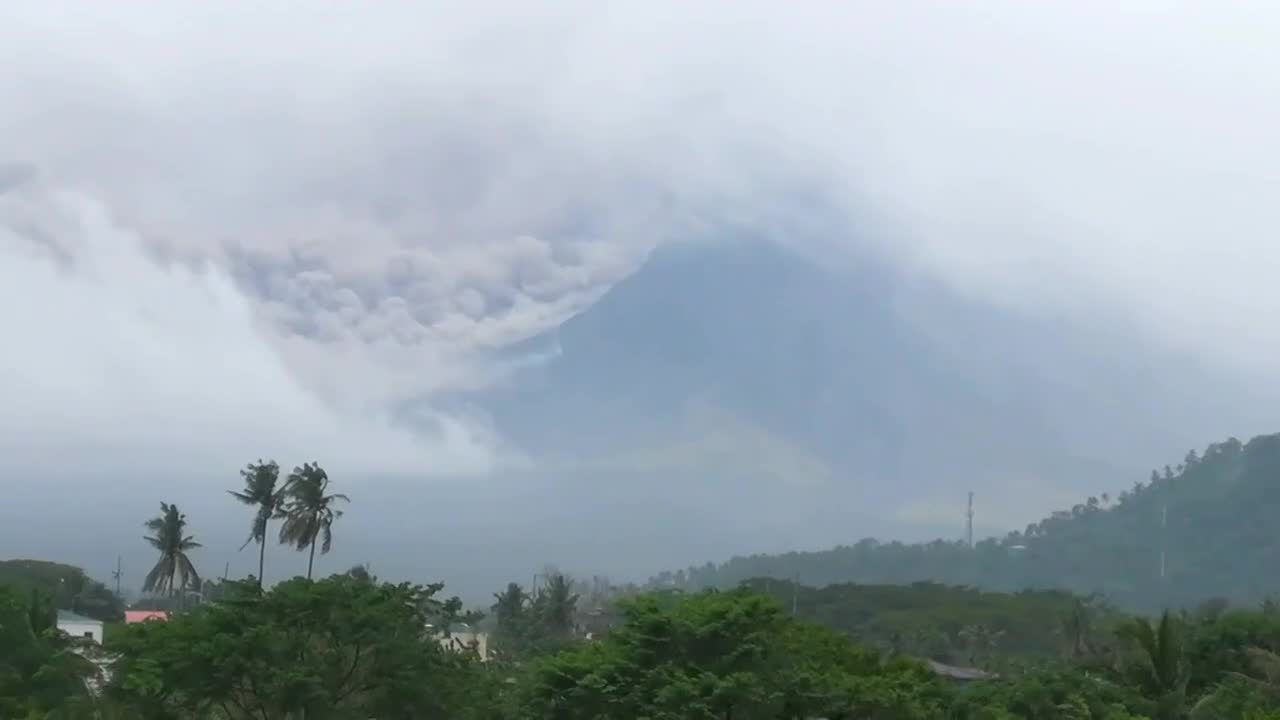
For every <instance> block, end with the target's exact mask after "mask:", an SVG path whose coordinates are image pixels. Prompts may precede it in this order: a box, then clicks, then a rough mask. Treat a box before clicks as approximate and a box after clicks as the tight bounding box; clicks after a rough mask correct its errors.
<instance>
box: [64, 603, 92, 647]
mask: <svg viewBox="0 0 1280 720" xmlns="http://www.w3.org/2000/svg"><path fill="white" fill-rule="evenodd" d="M58 629H59V630H61V631H62V632H64V633H66V634H67V635H69V636H71V637H73V638H87V639H90V640H93V641H94V642H96V643H98V644H99V645H101V644H102V621H101V620H94V619H93V618H87V617H85V616H83V615H77V614H75V613H73V612H71V611H69V610H59V611H58Z"/></svg>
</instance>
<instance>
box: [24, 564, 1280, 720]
mask: <svg viewBox="0 0 1280 720" xmlns="http://www.w3.org/2000/svg"><path fill="white" fill-rule="evenodd" d="M548 585H550V583H548ZM559 587H561V588H566V587H568V586H567V585H560V586H559ZM441 589H442V586H441V585H439V584H432V585H427V586H422V585H415V584H411V583H388V582H379V581H378V580H377V579H376V578H373V577H372V576H369V575H367V574H361V573H358V572H347V573H342V574H338V575H334V576H331V577H328V578H325V579H321V580H310V579H307V578H302V577H298V578H294V579H291V580H287V581H284V582H281V583H278V584H277V585H275V586H274V587H271V588H265V589H264V588H263V587H261V586H260V585H259V584H258V582H257V580H256V578H252V577H250V578H247V579H245V580H243V581H232V582H230V583H229V587H228V590H229V592H228V594H227V596H226V597H225V598H224V599H223V600H221V601H219V602H215V603H207V604H202V605H200V606H199V607H196V608H194V609H191V610H188V611H185V612H182V613H178V614H176V615H174V616H173V618H172V619H171V620H169V621H168V622H163V623H160V622H156V623H142V624H138V625H132V626H128V627H127V628H126V629H125V630H124V632H123V633H122V634H121V635H120V636H119V637H118V638H117V639H116V640H115V642H113V643H112V646H111V647H110V648H109V652H110V653H111V663H110V666H109V667H110V677H104V676H103V673H102V669H101V668H102V665H99V664H96V663H95V662H93V656H92V655H91V654H89V653H87V651H86V648H85V647H84V646H81V645H78V644H77V642H78V641H76V640H74V639H71V638H68V637H66V636H63V635H60V634H58V633H57V632H56V629H54V628H53V625H52V615H51V614H50V613H49V611H48V608H47V607H46V606H39V605H33V604H31V601H30V599H29V598H27V597H26V596H24V595H23V594H22V593H21V592H19V591H18V590H17V589H16V588H12V587H0V717H5V718H10V717H12V718H63V719H70V720H76V719H84V720H90V719H93V720H178V719H179V718H181V719H183V720H192V719H194V720H250V719H253V720H300V719H301V718H307V719H308V720H357V719H361V720H363V719H364V718H372V717H376V718H391V719H394V718H404V719H406V720H408V719H410V718H450V719H458V720H542V719H545V718H553V719H563V720H598V719H600V718H609V719H616V720H639V719H640V718H650V719H662V720H684V719H689V720H733V719H734V718H737V719H739V720H741V719H743V718H746V719H747V720H764V719H775V718H776V719H779V720H801V719H806V718H817V717H823V718H830V719H832V720H836V719H841V720H855V719H864V718H883V719H886V720H1012V719H1013V718H1035V719H1037V720H1140V719H1144V718H1145V719H1150V720H1214V719H1222V720H1226V719H1228V718H1230V719H1232V720H1239V719H1244V720H1278V719H1280V655H1277V650H1280V605H1274V604H1273V605H1269V606H1264V607H1259V608H1253V609H1234V610H1233V609H1228V608H1219V607H1208V608H1204V609H1202V610H1201V611H1198V612H1194V613H1163V614H1161V615H1159V616H1157V617H1145V616H1138V617H1132V616H1127V617H1123V618H1120V619H1119V622H1117V623H1116V624H1115V625H1114V626H1113V627H1107V628H1102V627H1094V628H1093V629H1092V631H1090V632H1086V633H1085V636H1087V637H1088V638H1089V639H1087V640H1082V639H1081V637H1078V636H1071V637H1068V636H1066V635H1064V636H1063V637H1062V638H1061V639H1062V652H1061V654H1060V655H1059V656H1058V657H1044V658H1040V659H1039V660H1037V661H1035V662H1028V663H1027V664H1025V665H1022V666H1014V665H1010V666H1009V667H1007V669H1004V670H1002V671H1001V672H1000V673H999V674H998V676H994V677H990V678H989V679H985V680H977V681H973V682H968V683H959V682H955V681H953V680H950V679H948V678H947V677H945V676H942V675H940V674H939V673H938V672H936V669H931V668H930V667H929V666H928V665H927V664H925V663H924V662H922V660H921V659H920V658H917V657H914V656H912V655H910V654H908V653H903V652H899V651H895V650H894V649H892V648H889V649H882V648H876V647H871V646H869V645H866V644H863V643H859V642H856V641H854V640H853V639H851V638H850V637H849V636H848V635H847V634H846V633H843V632H840V631H838V630H836V629H833V628H830V627H827V626H825V625H823V624H819V623H815V622H811V621H809V620H806V619H804V618H801V617H797V616H795V615H794V614H793V613H792V612H791V611H790V608H789V607H788V606H787V605H786V604H785V603H782V602H779V601H778V600H777V599H775V598H773V597H770V596H769V595H767V594H765V593H762V592H758V591H756V590H754V589H753V588H751V587H741V588H737V589H734V590H728V591H717V590H705V591H700V592H695V593H684V592H680V591H658V592H648V593H641V594H639V595H636V596H632V597H628V598H624V599H621V600H619V601H617V603H616V611H617V613H618V618H619V620H618V622H617V624H616V625H614V626H613V627H612V628H610V629H609V630H608V631H607V632H605V633H604V634H603V635H601V636H599V637H596V638H594V639H592V640H587V639H586V638H585V637H583V636H582V635H580V634H577V633H572V632H565V633H564V634H563V635H562V636H561V637H559V638H558V640H557V641H556V642H554V643H538V642H530V643H525V644H515V645H511V646H508V647H506V648H505V649H504V650H503V652H501V653H499V654H497V656H495V657H493V658H488V659H486V658H482V657H481V656H480V654H479V653H478V652H477V650H476V648H475V647H474V646H473V645H465V644H461V645H456V644H455V645H446V644H443V643H441V642H440V639H439V636H438V633H436V632H435V631H434V628H440V627H448V626H449V624H450V622H451V620H452V618H451V615H452V614H453V613H454V612H455V611H456V609H457V606H456V605H455V604H453V603H452V602H451V601H442V600H440V599H439V597H438V596H439V593H440V591H441ZM563 592H564V590H563V589H561V590H557V591H555V593H556V594H557V595H561V596H562V595H563ZM495 601H496V602H495V609H494V613H495V615H497V616H498V617H499V618H500V620H499V622H500V623H502V624H504V626H505V627H507V629H508V630H512V631H514V630H515V629H517V628H521V627H527V626H526V625H525V623H545V624H546V625H547V629H544V630H542V631H537V632H548V631H550V629H551V628H554V627H557V626H556V625H555V623H557V622H561V623H562V622H563V621H564V620H565V615H563V614H558V613H559V611H558V610H556V609H555V607H556V603H555V602H554V601H553V596H552V595H550V594H548V595H547V599H545V600H543V601H541V606H540V609H538V610H536V611H535V610H534V608H535V607H539V601H538V600H536V599H530V598H529V597H528V596H527V595H526V594H525V593H524V592H523V590H521V591H520V592H513V590H512V588H510V587H508V588H507V589H506V590H504V591H503V592H501V593H498V595H497V597H496V598H495ZM560 607H561V609H563V606H560ZM512 618H520V619H514V620H513V619H512ZM1067 619H1068V618H1065V617H1064V618H1063V620H1064V626H1065V624H1066V623H1065V621H1066V620H1067ZM559 627H560V629H561V630H562V631H563V630H564V626H563V625H560V626H559ZM994 652H996V653H999V652H1001V650H1000V649H999V648H996V649H995V651H994Z"/></svg>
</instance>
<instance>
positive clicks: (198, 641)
mask: <svg viewBox="0 0 1280 720" xmlns="http://www.w3.org/2000/svg"><path fill="white" fill-rule="evenodd" d="M432 594H433V592H432V590H431V589H429V588H423V587H421V586H416V585H409V584H401V585H391V584H382V585H378V584H374V583H370V582H365V581H362V580H360V579H356V578H353V577H349V576H334V577H332V578H329V579H327V580H322V581H319V582H310V581H307V580H303V579H296V580H292V581H289V582H285V583H282V584H280V585H277V586H276V587H275V588H273V589H272V590H270V591H269V592H266V593H260V592H259V591H258V590H257V588H256V585H253V584H249V583H245V584H244V585H242V587H241V588H240V592H239V593H238V594H237V596H235V597H233V598H231V599H228V600H226V601H224V602H221V603H217V604H213V605H208V606H205V607H202V608H200V609H198V610H195V611H193V612H190V613H186V614H184V615H181V616H179V617H177V618H175V619H174V620H172V621H170V622H167V623H144V624H140V625H135V626H131V627H130V628H129V631H128V632H127V633H126V634H125V635H124V637H122V638H121V639H120V640H119V641H118V643H117V645H116V647H114V648H113V650H114V651H116V652H119V653H120V655H121V658H120V660H119V662H118V663H117V665H116V674H117V678H116V680H115V682H114V684H113V687H112V688H111V694H112V696H113V697H114V698H115V699H116V700H118V701H120V702H122V703H124V704H126V705H128V706H130V707H133V708H136V709H137V711H138V712H139V713H140V714H141V715H142V716H144V717H147V718H237V719H238V718H259V719H260V720H266V719H270V718H294V717H299V718H301V717H306V718H314V719H317V720H318V719H320V718H369V717H378V718H425V717H465V716H467V714H468V713H470V712H471V711H472V710H473V709H474V708H475V707H476V706H477V705H481V704H483V698H481V697H477V696H476V695H474V694H473V693H475V692H479V691H480V689H481V686H482V684H483V683H482V682H480V681H481V678H480V675H481V672H482V670H481V668H480V665H479V663H478V662H475V661H474V660H475V658H472V657H468V656H466V655H464V654H459V653H455V652H450V651H446V650H444V649H443V648H442V647H441V646H440V645H439V643H437V642H435V641H434V640H433V639H432V638H430V637H428V636H427V631H426V629H425V627H426V625H427V624H428V621H429V620H430V619H431V615H430V613H431V611H432V608H433V607H435V606H434V605H433V603H432V599H433V598H432V597H431V596H432Z"/></svg>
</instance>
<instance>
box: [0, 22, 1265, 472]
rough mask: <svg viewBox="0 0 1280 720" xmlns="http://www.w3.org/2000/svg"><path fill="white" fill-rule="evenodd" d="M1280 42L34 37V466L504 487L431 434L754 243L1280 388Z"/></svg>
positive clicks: (10, 334)
mask: <svg viewBox="0 0 1280 720" xmlns="http://www.w3.org/2000/svg"><path fill="white" fill-rule="evenodd" d="M1278 21H1280V12H1277V11H1275V10H1272V9H1270V8H1265V7H1259V6H1257V5H1256V4H1254V5H1249V4H1243V3H1230V2H1227V3H1217V4H1215V5H1214V6H1213V9H1212V11H1211V12H1210V11H1209V10H1200V9H1198V8H1196V7H1194V6H1191V5H1177V4H1168V3H1159V4H1154V3H1153V4H1146V3H1129V4H1125V5H1123V6H1119V5H1117V4H1115V3H1103V2H1073V3H1064V4H1058V5H1054V6H1048V5H1046V4H1027V3H1021V2H1001V1H993V2H984V3H981V4H958V3H944V2H926V1H925V0H919V1H917V2H897V3H884V2H855V3H835V2H827V3H807V4H804V5H803V6H801V7H793V8H787V9H786V10H783V9H782V8H781V7H780V6H779V5H778V3H776V2H769V1H766V0H732V1H730V0H723V1H714V0H713V1H711V2H702V3H677V2H669V1H668V2H664V1H662V0H657V1H655V0H649V1H648V2H644V3H598V2H588V1H587V0H570V1H566V2H559V3H555V4H554V5H547V4H540V5H534V4H529V3H524V2H493V3H484V4H481V6H479V7H476V6H474V4H473V5H472V6H465V7H464V5H462V4H456V3H443V4H430V5H424V4H422V3H411V2H381V3H376V4H364V5H359V6H357V5H355V4H350V3H339V2H317V3H310V4H308V5H307V7H306V8H305V9H300V8H299V7H298V6H297V5H296V4H291V3H278V2H254V3H249V2H243V1H231V2H222V3H217V4H216V5H215V4H202V3H194V2H170V3H131V4H119V3H115V4H111V6H109V7H108V6H107V5H106V4H103V5H101V6H97V5H95V6H89V7H82V6H79V5H77V6H76V7H75V11H74V12H68V11H67V7H59V5H58V4H57V3H47V2H46V3H10V4H9V5H8V6H6V18H5V22H4V23H0V64H3V66H4V67H5V68H6V71H5V73H3V74H0V107H3V108H5V112H4V113H0V138H2V139H3V142H4V144H3V145H0V148H3V150H0V152H3V155H4V159H12V160H14V161H15V162H20V163H24V167H28V168H31V169H32V170H31V171H24V172H23V173H16V172H15V173H8V174H6V173H0V193H2V194H0V213H3V217H4V218H5V220H4V223H3V224H0V227H2V228H3V230H0V232H4V233H6V234H5V235H4V238H5V241H4V243H3V244H2V245H0V253H3V254H0V274H2V275H3V277H4V279H5V281H6V282H7V283H8V284H7V285H6V287H9V288H14V289H15V292H13V293H11V294H10V296H11V297H18V298H21V299H20V300H19V301H17V302H13V301H9V302H7V303H5V306H4V310H3V311H0V312H4V313H5V317H4V320H5V321H6V333H7V334H6V336H5V337H6V345H10V346H14V347H18V348H20V350H19V351H18V352H17V353H16V354H15V355H14V356H13V357H14V359H13V360H12V361H11V362H12V364H13V365H14V367H15V368H17V370H16V371H14V370H10V371H9V372H8V373H7V375H5V376H3V377H5V378H7V379H8V380H7V384H6V385H0V391H4V392H6V393H8V392H9V391H10V390H13V391H14V393H15V394H14V395H13V397H17V398H20V399H21V403H18V404H16V405H13V406H12V407H16V408H18V409H17V410H14V411H11V412H10V414H9V415H8V416H7V417H6V418H5V422H6V423H7V427H9V428H10V429H20V430H22V433H21V434H20V435H18V436H17V437H20V438H22V439H23V442H24V444H25V446H26V447H29V448H31V449H29V450H24V451H23V452H24V453H25V452H31V453H35V452H37V451H39V450H40V448H42V447H43V448H44V450H43V451H41V452H44V453H45V455H41V456H39V457H51V456H53V455H54V454H56V453H57V452H59V451H61V450H64V449H65V448H66V447H71V446H72V445H73V444H74V443H73V439H74V440H75V441H79V440H80V439H81V438H88V439H89V441H92V442H95V443H96V445H93V447H99V448H101V449H102V451H103V452H108V453H109V452H116V453H120V454H121V455H122V456H128V457H129V458H133V457H134V456H136V455H141V454H142V453H143V451H144V448H143V447H142V443H143V440H138V439H136V438H137V437H138V433H137V430H136V429H137V428H144V427H145V428H147V429H148V432H149V433H154V437H155V438H157V439H159V440H162V441H163V442H162V443H161V444H162V445H163V446H164V447H166V448H172V451H166V452H165V453H162V454H163V455H166V456H169V457H173V456H176V455H177V454H178V451H179V450H181V451H182V452H184V453H187V452H190V453H196V454H201V456H204V455H203V454H206V453H207V454H208V455H209V456H217V457H219V458H221V457H223V456H225V455H227V454H229V453H234V454H235V456H236V458H238V459H239V460H238V461H241V460H243V459H245V458H242V457H241V456H242V455H243V454H244V453H245V452H246V450H245V448H257V447H259V446H260V445H271V446H272V447H287V448H289V449H290V451H291V452H292V451H294V449H296V450H297V451H298V452H303V451H304V450H303V448H314V447H322V448H329V447H333V448H335V449H337V448H341V449H342V451H343V452H348V453H351V457H349V458H345V459H344V462H347V463H349V464H350V466H351V467H357V468H361V469H364V470H405V469H417V468H420V467H423V466H430V467H438V468H444V469H456V470H476V469H483V468H485V467H489V466H491V464H492V463H494V462H500V461H501V454H502V451H501V445H500V442H499V441H498V440H496V439H494V438H492V437H491V435H490V434H488V433H487V431H486V429H485V428H484V426H483V424H481V423H477V422H475V421H474V420H473V419H471V418H469V417H468V418H465V419H464V418H462V417H458V416H454V415H450V414H444V413H442V412H440V411H438V410H423V411H422V412H425V413H427V417H425V418H419V419H417V420H415V421H411V422H406V421H404V420H403V418H400V419H397V418H398V417H399V416H398V415H397V412H398V411H399V409H400V408H402V407H403V406H405V405H406V404H411V405H412V406H413V407H417V408H422V407H426V408H433V407H434V404H433V403H431V398H432V397H433V396H434V395H435V394H437V393H438V392H440V391H445V390H455V389H458V388H470V387H478V386H484V385H486V384H488V383H489V382H491V381H492V380H493V378H494V377H495V375H497V374H500V373H501V372H502V371H503V366H501V365H498V364H497V363H495V362H494V361H493V360H492V358H490V357H489V353H491V352H492V351H494V350H496V349H501V348H504V347H507V346H510V345H511V344H513V343H516V342H518V341H520V340H522V339H525V338H527V337H529V336H531V335H533V334H536V333H538V332H540V331H541V330H544V329H546V328H549V327H553V326H554V325H555V324H556V323H558V322H559V321H560V320H562V319H563V318H565V317H567V316H569V315H571V314H573V313H574V312H577V311H579V310H581V309H582V308H583V307H585V306H587V305H588V304H589V303H590V302H591V301H592V300H593V299H594V298H595V297H597V296H598V295H599V294H600V293H601V292H602V291H603V290H604V289H605V288H607V287H608V286H609V285H610V284H611V283H613V282H615V281H616V280H617V279H618V278H620V277H623V276H625V275H626V274H627V273H628V272H629V271H631V270H632V269H633V268H634V267H635V266H636V264H637V263H638V262H639V260H640V259H641V258H642V257H643V256H644V255H645V253H646V252H647V251H648V250H649V249H651V248H652V247H654V246H655V245H657V244H659V243H662V242H667V241H671V240H673V239H680V238H683V237H687V236H692V235H698V234H701V233H705V232H707V231H708V230H712V231H714V230H715V229H717V228H721V227H723V226H726V225H731V226H736V227H748V228H755V229H761V228H763V229H765V230H768V231H772V232H775V233H777V234H778V235H779V236H783V237H793V236H811V235H814V234H821V235H823V236H824V237H823V239H821V240H818V241H811V240H804V241H798V242H806V243H810V244H811V247H812V249H814V250H815V251H818V252H821V253H826V254H828V255H829V256H830V257H833V258H834V257H836V255H837V252H838V251H841V250H843V249H845V248H847V247H850V246H856V247H858V248H859V249H871V250H873V251H875V252H878V253H882V254H885V255H888V256H890V257H892V258H894V259H896V260H897V261H898V262H900V263H902V264H905V265H907V266H909V267H911V268H913V269H915V270H916V271H918V272H921V273H925V274H928V275H929V276H931V277H936V278H941V279H943V280H944V281H946V283H948V284H949V285H950V286H952V287H954V288H957V289H960V290H961V291H963V292H965V293H968V294H970V295H972V296H974V297H977V298H979V299H982V300H985V301H990V302H995V303H1001V304H1005V305H1009V306H1012V307H1016V308H1018V309H1020V310H1023V311H1025V312H1027V313H1031V314H1035V313H1042V314H1050V315H1060V314H1065V315H1067V316H1070V317H1072V318H1074V319H1077V320H1078V321H1081V322H1086V323H1089V324H1093V325H1109V324H1114V325H1116V326H1117V327H1119V328H1121V330H1120V331H1122V332H1128V331H1129V330H1130V329H1132V331H1133V332H1139V333H1144V334H1146V335H1149V336H1150V337H1151V338H1152V339H1154V340H1156V341H1158V342H1159V343H1162V345H1163V347H1167V348H1170V349H1174V350H1177V351H1180V352H1186V353H1194V354H1200V355H1202V356H1203V358H1204V362H1205V363H1207V364H1214V365H1225V366H1229V367H1232V368H1235V369H1237V370H1239V371H1240V372H1241V373H1242V374H1246V375H1249V376H1256V377H1261V378H1265V377H1266V376H1267V375H1268V374H1269V373H1271V371H1273V370H1274V368H1273V365H1274V360H1273V358H1275V357H1277V356H1280V352H1278V351H1280V328H1277V326H1276V325H1275V323H1273V322H1271V319H1272V317H1273V316H1274V315H1275V313H1276V310H1277V309H1280V308H1278V307H1277V305H1280V291H1278V290H1277V289H1276V285H1275V283H1274V282H1273V279H1272V277H1271V275H1272V274H1273V273H1272V271H1271V268H1272V267H1273V266H1275V265H1276V264H1278V263H1280V244H1278V243H1276V242H1274V240H1273V238H1272V237H1271V235H1272V233H1273V229H1274V228H1275V227H1276V226H1277V225H1278V224H1280V223H1278V221H1280V209H1277V208H1278V207H1280V206H1277V204H1276V203H1275V202H1273V196H1274V190H1275V188H1276V187H1277V186H1280V170H1277V168H1280V162H1278V161H1280V157H1278V155H1280V145H1278V144H1277V141H1276V140H1275V132H1274V128H1275V127H1276V124H1277V123H1276V121H1277V119H1278V118H1277V115H1278V114H1280V99H1277V98H1276V96H1275V94H1274V93H1273V92H1271V89H1270V88H1271V83H1270V82H1269V78H1270V77H1271V75H1273V74H1274V70H1275V68H1276V67H1277V65H1280V57H1277V54H1278V53H1280V49H1277V47H1276V46H1275V43H1274V42H1273V38H1274V31H1275V30H1276V28H1275V26H1276V24H1277V22H1278ZM13 167H16V166H13ZM28 175H31V177H32V179H29V178H28ZM86 348H92V352H86V350H85V349H86ZM19 391H20V392H19ZM1205 392H1206V394H1211V392H1212V391H1211V389H1205ZM424 399H425V401H424V402H417V401H423V400H424ZM175 418H183V419H184V420H185V422H184V423H175V421H174V419H175ZM409 427H413V428H418V429H415V430H411V429H408V428H409ZM282 428H287V430H285V429H282ZM11 437H14V436H11ZM94 438H96V440H94ZM339 439H340V440H341V441H339ZM27 440H30V442H26V441H27ZM268 451H269V450H268ZM248 452H250V453H251V454H252V453H253V452H254V451H253V450H249V451H248ZM282 452H283V451H282ZM32 457H35V455H32ZM157 462H159V461H158V460H157Z"/></svg>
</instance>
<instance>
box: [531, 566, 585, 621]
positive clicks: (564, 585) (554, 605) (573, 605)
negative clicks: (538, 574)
mask: <svg viewBox="0 0 1280 720" xmlns="http://www.w3.org/2000/svg"><path fill="white" fill-rule="evenodd" d="M538 602H539V604H540V605H542V619H543V622H544V623H546V625H547V627H548V628H550V629H551V630H552V631H553V632H556V633H560V634H562V635H568V634H569V633H570V632H571V631H572V630H573V616H574V614H575V613H576V612H577V610H578V596H577V594H576V593H574V592H573V582H572V581H571V580H570V579H569V578H567V577H565V576H564V575H561V574H560V573H556V574H554V575H552V576H551V577H550V578H548V580H547V586H546V588H545V589H543V590H542V591H541V592H539V593H538Z"/></svg>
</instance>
